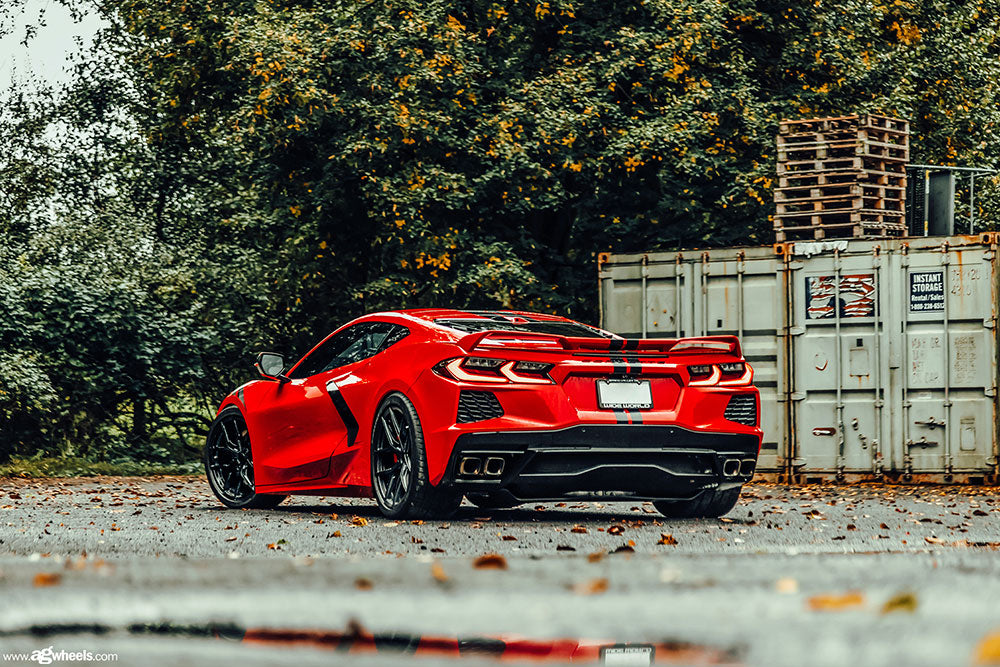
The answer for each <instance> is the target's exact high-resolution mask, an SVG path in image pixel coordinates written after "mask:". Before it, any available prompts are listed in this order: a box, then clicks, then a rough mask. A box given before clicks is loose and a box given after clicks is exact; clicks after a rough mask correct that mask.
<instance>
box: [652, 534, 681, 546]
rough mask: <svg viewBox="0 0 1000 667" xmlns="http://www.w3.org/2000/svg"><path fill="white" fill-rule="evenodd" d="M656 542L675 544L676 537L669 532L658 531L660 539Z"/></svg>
mask: <svg viewBox="0 0 1000 667" xmlns="http://www.w3.org/2000/svg"><path fill="white" fill-rule="evenodd" d="M656 543H657V544H667V545H670V546H675V545H676V544H677V538H676V537H674V536H673V535H672V534H671V533H660V539H659V540H658V541H657V542H656Z"/></svg>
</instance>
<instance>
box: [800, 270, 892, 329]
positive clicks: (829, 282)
mask: <svg viewBox="0 0 1000 667" xmlns="http://www.w3.org/2000/svg"><path fill="white" fill-rule="evenodd" d="M838 296H839V297H840V316H841V317H874V316H875V299H876V297H875V276H874V275H872V274H870V273H863V274H858V275H846V276H841V277H840V290H839V295H838V290H837V279H836V277H835V276H806V319H807V320H825V319H832V318H833V317H834V316H835V311H834V303H835V301H836V300H837V297H838Z"/></svg>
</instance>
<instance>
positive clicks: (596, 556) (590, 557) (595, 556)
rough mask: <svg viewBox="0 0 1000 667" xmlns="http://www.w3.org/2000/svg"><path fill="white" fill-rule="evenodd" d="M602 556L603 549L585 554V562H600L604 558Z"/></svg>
mask: <svg viewBox="0 0 1000 667" xmlns="http://www.w3.org/2000/svg"><path fill="white" fill-rule="evenodd" d="M604 556H605V554H604V552H603V551H595V552H594V553H591V554H587V562H588V563H597V562H600V561H601V560H603V559H604Z"/></svg>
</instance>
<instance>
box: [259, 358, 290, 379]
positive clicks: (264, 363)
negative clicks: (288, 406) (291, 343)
mask: <svg viewBox="0 0 1000 667" xmlns="http://www.w3.org/2000/svg"><path fill="white" fill-rule="evenodd" d="M254 368H256V369H257V372H258V373H260V375H261V377H263V378H266V379H268V380H277V381H279V382H288V381H289V380H288V378H287V377H286V376H284V375H282V374H281V372H282V371H283V370H285V358H284V357H282V356H281V355H280V354H277V353H276V352H261V353H260V354H258V355H257V361H256V362H255V363H254Z"/></svg>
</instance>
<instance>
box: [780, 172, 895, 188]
mask: <svg viewBox="0 0 1000 667" xmlns="http://www.w3.org/2000/svg"><path fill="white" fill-rule="evenodd" d="M845 183H846V184H854V183H858V184H863V185H885V186H893V187H899V188H902V189H904V190H905V189H906V173H905V172H904V173H902V174H898V173H891V172H887V171H876V170H874V169H848V170H833V171H803V172H790V173H786V174H785V175H783V176H780V177H778V189H783V188H790V187H812V186H816V185H843V184H845Z"/></svg>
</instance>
